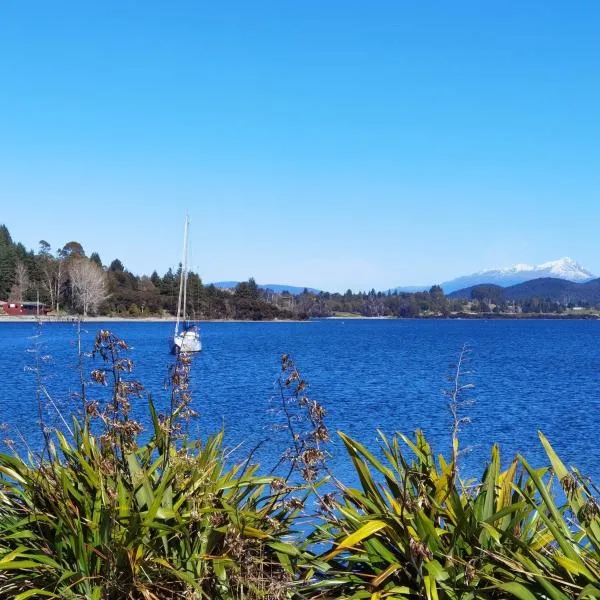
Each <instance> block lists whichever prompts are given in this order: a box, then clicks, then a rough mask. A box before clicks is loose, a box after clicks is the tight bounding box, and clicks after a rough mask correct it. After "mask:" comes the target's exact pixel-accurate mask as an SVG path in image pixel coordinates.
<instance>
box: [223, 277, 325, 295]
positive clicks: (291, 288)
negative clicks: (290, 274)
mask: <svg viewBox="0 0 600 600" xmlns="http://www.w3.org/2000/svg"><path fill="white" fill-rule="evenodd" d="M238 283H240V282H239V281H215V282H214V283H213V284H212V285H214V286H215V287H218V288H221V289H223V290H231V289H233V288H234V287H235V286H236V285H237V284H238ZM257 285H258V287H259V288H260V289H261V290H272V291H274V292H277V293H278V294H281V292H288V293H290V294H292V295H294V296H297V295H298V294H301V293H302V292H303V291H304V290H305V289H307V290H308V291H309V292H312V293H313V294H318V293H319V292H320V291H321V290H317V289H316V288H310V287H309V288H304V287H300V286H297V285H283V284H281V283H257Z"/></svg>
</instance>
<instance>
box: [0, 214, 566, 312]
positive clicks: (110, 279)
mask: <svg viewBox="0 0 600 600" xmlns="http://www.w3.org/2000/svg"><path fill="white" fill-rule="evenodd" d="M180 275H181V265H179V267H178V268H177V269H176V270H173V269H172V268H169V269H168V270H167V272H166V273H164V274H163V275H159V274H158V272H157V271H154V272H153V273H152V274H151V275H149V276H148V275H142V276H139V275H135V274H133V273H131V272H130V271H128V270H127V269H126V267H125V265H124V264H123V262H122V261H121V260H120V259H118V258H116V259H114V260H113V261H112V262H110V263H109V264H108V265H105V264H103V262H102V260H101V258H100V256H99V254H98V253H97V252H92V253H91V254H90V255H89V256H87V255H86V252H85V250H84V248H83V246H82V245H81V244H80V243H79V242H76V241H70V242H67V243H66V244H65V245H64V246H63V247H61V248H58V249H55V250H53V249H52V248H51V246H50V244H49V243H48V242H46V241H45V240H41V241H40V242H39V247H38V249H37V251H34V250H27V248H25V246H24V245H23V244H21V243H15V242H13V240H12V238H11V236H10V233H9V231H8V229H7V227H6V226H5V225H0V300H9V301H14V302H22V301H25V300H29V301H35V300H37V299H39V301H40V302H43V303H44V304H46V305H47V306H49V307H51V308H52V311H53V312H54V313H55V314H60V313H61V312H67V313H78V314H82V315H91V314H99V315H112V316H131V317H154V316H157V317H158V316H168V315H173V314H175V313H176V310H177V297H178V293H179V280H180ZM187 290H188V297H187V305H186V313H187V315H188V316H189V317H190V318H192V319H244V320H263V319H292V318H293V319H307V318H318V317H331V316H335V315H345V314H353V315H360V316H364V317H400V318H415V317H452V316H461V315H463V314H465V315H466V314H470V315H473V314H480V315H485V314H494V313H495V314H510V313H522V314H524V315H527V314H529V313H533V314H547V313H548V314H552V313H554V314H562V313H564V312H565V311H566V310H567V309H568V308H569V307H570V306H569V305H568V304H565V303H563V302H559V301H557V300H556V299H554V298H545V297H538V296H532V297H530V298H525V299H520V300H508V299H506V298H505V297H504V293H503V290H502V288H500V287H498V286H494V285H480V286H476V287H474V288H473V289H472V290H471V293H470V298H469V299H464V298H462V299H461V298H452V297H448V296H447V295H446V294H444V291H443V290H442V288H441V287H440V286H438V285H434V286H432V287H431V288H430V289H429V290H427V291H422V292H411V293H409V292H397V291H393V292H392V291H390V292H376V291H375V290H374V289H372V290H371V291H369V292H353V291H352V290H347V291H346V292H345V293H343V294H340V293H330V292H312V291H309V290H308V289H305V290H304V291H303V292H302V293H301V294H298V295H296V296H292V295H291V294H289V293H287V292H283V293H276V292H274V291H272V290H268V289H266V290H265V289H261V288H259V287H258V286H257V284H256V282H255V281H254V279H249V280H248V281H245V282H241V283H238V284H237V286H236V287H235V288H234V289H232V290H225V289H220V288H217V287H215V286H214V285H204V283H203V282H202V279H201V277H200V275H199V274H198V273H195V272H190V273H189V274H188V286H187Z"/></svg>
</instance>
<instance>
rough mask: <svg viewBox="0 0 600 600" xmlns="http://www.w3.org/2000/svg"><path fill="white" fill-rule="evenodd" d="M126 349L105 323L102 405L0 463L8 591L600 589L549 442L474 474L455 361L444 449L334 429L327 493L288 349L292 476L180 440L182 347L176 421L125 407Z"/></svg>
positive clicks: (579, 500)
mask: <svg viewBox="0 0 600 600" xmlns="http://www.w3.org/2000/svg"><path fill="white" fill-rule="evenodd" d="M127 352H128V347H127V344H126V343H125V342H124V341H123V340H119V339H118V338H116V337H115V336H113V335H112V334H111V333H109V332H107V331H101V332H100V333H99V334H98V336H97V338H96V342H95V346H94V349H93V354H94V355H95V356H96V358H97V360H99V364H98V366H97V368H96V369H95V370H94V371H93V373H92V380H93V381H94V382H95V384H96V385H98V386H106V389H107V391H108V394H107V397H106V399H105V400H103V401H94V400H91V399H88V398H85V386H83V385H82V390H83V392H82V393H83V395H84V398H83V399H82V407H83V415H82V416H80V417H79V418H74V419H73V421H72V424H71V425H70V426H69V429H70V433H65V432H60V431H53V432H52V433H51V434H49V435H48V436H47V438H46V439H47V440H48V445H47V448H46V450H45V452H44V454H43V456H41V457H40V456H37V457H36V456H34V455H27V456H23V455H19V454H17V453H16V452H13V453H8V454H2V455H0V598H2V599H9V598H10V599H16V600H25V599H26V598H44V597H46V598H67V599H83V598H85V599H88V598H89V599H92V600H105V599H107V600H108V599H110V600H112V599H115V600H116V599H122V598H123V599H125V598H129V599H138V598H140V599H145V600H158V599H171V598H189V599H192V598H195V599H209V598H210V599H222V600H237V599H240V600H241V599H247V600H251V599H258V598H261V599H272V600H279V599H284V598H286V599H293V598H297V599H301V598H306V599H308V598H315V599H316V598H321V599H324V600H325V599H334V598H355V599H360V598H369V599H371V600H383V599H390V600H391V599H410V600H417V599H427V600H483V599H489V600H495V599H498V600H500V599H508V598H517V599H519V600H532V599H551V600H575V599H582V600H583V599H590V598H599V597H600V584H599V583H598V582H599V578H600V504H599V502H598V499H597V490H596V488H595V487H594V486H593V485H592V484H591V482H589V480H587V479H585V478H584V477H582V476H581V474H580V473H579V472H578V471H577V470H576V469H567V468H566V467H565V465H564V464H563V463H562V462H561V460H560V459H559V457H558V456H557V455H556V453H555V452H554V450H553V448H552V446H551V445H550V443H549V442H548V440H547V439H546V438H545V437H544V436H543V435H541V434H540V439H541V443H542V444H543V447H544V448H545V451H546V454H547V456H548V465H547V466H546V467H543V468H534V467H533V466H531V465H530V464H529V462H528V461H527V460H526V459H525V458H524V457H522V456H518V457H515V459H514V460H513V461H512V462H511V463H510V464H509V466H508V468H506V469H504V470H503V469H502V467H501V464H502V462H501V459H500V451H499V449H498V448H497V447H495V446H494V447H493V448H492V450H491V454H490V459H489V462H488V464H487V465H486V466H485V468H484V469H483V472H482V476H481V478H480V479H479V480H478V481H473V482H470V483H464V482H463V481H462V479H461V477H460V470H459V464H458V461H459V458H460V455H461V453H460V451H459V447H458V441H459V439H458V433H459V429H460V425H461V424H463V423H464V422H465V420H464V416H463V415H462V414H461V411H462V409H463V408H464V406H465V405H466V403H465V402H464V400H463V399H462V398H461V394H462V393H463V392H464V391H465V390H467V389H468V385H467V386H464V385H462V383H461V381H460V371H457V376H456V377H455V378H454V380H453V381H454V385H453V388H452V390H451V393H450V404H449V407H450V411H451V414H452V418H453V428H452V431H451V438H452V450H451V453H450V455H449V456H448V457H446V458H444V457H443V456H438V455H436V454H435V453H434V451H433V449H432V448H431V447H430V445H429V444H428V442H427V440H426V439H425V437H424V435H423V434H422V433H421V432H416V434H415V436H414V437H413V438H409V437H407V436H404V435H401V434H397V435H394V436H392V437H391V438H388V437H386V436H385V435H383V434H382V433H380V447H379V448H378V449H377V450H376V451H372V450H370V449H368V448H367V447H365V446H364V445H362V444H361V443H359V442H358V441H357V440H354V439H352V438H350V437H348V436H347V435H345V434H344V433H342V432H340V433H339V436H340V438H341V441H342V443H343V446H344V448H345V451H346V454H347V457H348V460H349V461H350V464H351V465H352V468H353V472H354V481H355V482H356V483H354V484H348V483H344V482H341V481H338V479H337V478H336V477H335V473H333V474H330V477H331V478H330V480H329V482H328V483H326V484H325V487H322V484H323V476H324V474H326V471H327V469H326V460H327V452H326V444H327V441H328V438H329V432H328V431H327V428H326V426H325V423H324V409H323V408H322V407H321V406H320V405H319V404H318V403H316V402H314V401H313V400H311V399H310V398H309V397H308V395H307V384H306V382H305V380H304V379H303V378H302V376H301V375H300V373H299V372H298V370H297V369H296V367H295V365H294V363H293V362H292V361H291V359H290V358H289V357H288V356H284V357H283V359H282V370H281V376H280V378H279V392H280V394H279V396H280V397H279V407H280V414H281V416H282V418H283V423H284V425H285V427H286V428H287V429H288V431H289V432H290V436H291V441H292V443H291V447H290V450H289V452H288V453H287V454H286V456H285V457H284V458H285V460H286V463H285V465H287V468H286V469H285V470H284V474H283V477H282V476H281V471H282V468H281V465H280V466H279V469H278V472H279V475H278V476H275V475H273V474H261V472H260V471H259V469H258V467H257V466H256V465H253V464H251V460H250V459H249V460H246V461H244V462H242V463H241V464H230V461H229V460H228V459H227V457H226V456H225V452H224V446H223V432H217V433H216V434H215V435H213V436H210V437H208V438H207V439H205V440H193V439H190V438H189V436H188V435H187V434H186V433H185V432H186V430H187V427H186V423H187V420H188V419H189V418H191V417H193V409H192V405H191V396H190V391H189V374H190V366H191V363H190V360H189V358H188V357H186V356H185V355H180V356H179V357H177V359H176V361H175V363H174V364H173V366H172V368H171V371H170V393H171V396H170V399H171V402H170V409H169V412H168V414H166V415H160V414H158V413H157V411H156V409H155V406H154V404H153V402H152V399H151V398H147V402H148V416H149V419H148V421H149V422H150V423H151V424H152V426H151V431H150V432H147V433H146V434H145V435H142V432H141V426H140V424H139V423H137V422H136V421H135V420H134V419H133V418H132V411H131V406H132V403H133V402H134V401H136V402H139V401H141V398H144V397H145V395H144V390H143V387H142V386H141V384H139V383H138V382H136V381H135V380H134V379H133V375H132V370H133V363H132V362H131V360H130V359H129V358H128V353H127ZM462 356H463V355H462V354H461V360H460V361H459V364H461V363H462ZM327 486H328V487H327ZM317 505H318V506H320V509H321V510H320V511H315V510H313V508H311V507H315V506H317ZM307 515H310V521H309V522H308V524H307V521H306V519H307ZM307 531H308V534H307Z"/></svg>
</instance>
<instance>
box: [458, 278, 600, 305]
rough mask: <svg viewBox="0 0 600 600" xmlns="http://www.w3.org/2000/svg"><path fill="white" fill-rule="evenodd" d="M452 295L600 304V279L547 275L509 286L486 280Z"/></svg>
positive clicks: (467, 297) (463, 297)
mask: <svg viewBox="0 0 600 600" xmlns="http://www.w3.org/2000/svg"><path fill="white" fill-rule="evenodd" d="M448 297H449V298H453V299H457V300H459V299H464V300H471V299H473V298H475V299H477V298H486V299H489V300H491V301H497V300H509V301H514V300H529V299H532V298H539V299H543V300H546V301H551V302H557V303H560V304H563V305H565V306H568V305H569V304H585V305H589V306H596V305H598V304H600V279H592V280H591V281H586V282H584V283H575V282H573V281H566V280H565V279H557V278H554V277H543V278H540V279H532V280H530V281H526V282H524V283H518V284H517V285H511V286H509V287H501V286H498V285H494V284H483V285H476V286H471V287H468V288H463V289H462V290H457V291H455V292H452V293H451V294H449V295H448Z"/></svg>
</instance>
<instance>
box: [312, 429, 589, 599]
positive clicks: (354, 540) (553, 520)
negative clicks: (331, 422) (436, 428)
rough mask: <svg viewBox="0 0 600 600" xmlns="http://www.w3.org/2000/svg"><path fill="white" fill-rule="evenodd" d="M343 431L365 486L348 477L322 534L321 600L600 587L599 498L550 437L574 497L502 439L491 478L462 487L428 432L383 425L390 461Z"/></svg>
mask: <svg viewBox="0 0 600 600" xmlns="http://www.w3.org/2000/svg"><path fill="white" fill-rule="evenodd" d="M340 435H341V437H342V440H343V442H344V445H345V447H346V450H347V452H348V456H349V457H350V459H351V461H352V464H353V466H354V469H355V472H356V476H357V478H358V480H359V481H360V486H361V487H360V489H355V488H351V487H345V486H341V492H342V498H341V500H340V501H339V502H337V504H336V508H335V513H336V515H337V516H336V517H335V518H331V519H328V520H327V522H326V523H325V524H324V525H322V526H321V527H319V528H318V529H317V530H316V532H315V534H314V541H315V542H317V541H318V542H319V543H320V544H323V543H325V544H327V545H328V546H329V547H328V549H327V550H326V551H325V552H324V553H323V554H322V555H321V556H320V557H319V558H320V560H321V561H323V562H324V563H326V564H327V568H326V569H323V570H322V573H321V577H320V578H319V579H318V580H317V581H315V582H314V583H313V584H312V586H309V591H310V592H311V593H312V594H313V595H314V597H315V598H316V597H318V598H372V599H379V598H390V599H391V598H394V599H396V598H397V599H400V598H411V599H412V598H426V599H427V600H437V599H439V600H457V599H459V598H460V599H472V600H475V599H477V600H479V599H480V600H484V599H486V600H487V599H494V598H498V599H504V598H509V597H510V598H519V599H522V600H524V599H527V600H531V599H537V598H548V599H552V600H567V599H575V598H578V599H579V598H597V597H599V595H600V583H599V581H600V563H599V558H600V554H599V549H600V546H599V544H598V543H599V542H600V538H599V537H598V534H600V519H599V514H600V510H599V509H598V503H597V500H596V499H595V497H594V494H593V493H592V490H590V486H589V484H588V483H586V482H585V480H583V479H582V478H581V477H580V476H579V475H578V474H577V472H576V471H575V472H574V473H569V472H568V471H567V469H566V468H565V467H564V466H563V465H562V463H561V462H560V460H559V459H558V457H557V456H556V454H555V453H554V451H553V449H552V447H551V446H550V444H549V443H548V441H547V440H546V439H545V438H544V437H543V436H540V437H541V439H542V442H543V444H544V447H545V449H546V452H547V453H548V456H549V458H550V462H551V465H552V472H553V473H554V474H555V476H556V477H557V478H558V480H559V481H560V483H561V484H562V486H563V487H564V488H565V490H566V494H567V504H566V505H564V506H559V505H558V502H557V494H556V485H555V484H556V478H553V476H552V475H551V474H550V473H551V471H550V470H549V469H547V468H546V469H534V468H532V467H531V466H530V465H529V464H528V463H527V461H526V460H525V459H524V458H522V457H519V458H518V460H515V461H513V462H512V463H511V465H510V466H509V468H508V469H507V470H505V471H502V470H501V468H500V464H501V463H500V453H499V450H498V448H497V447H495V446H494V448H493V449H492V454H491V459H490V462H489V465H488V466H487V468H486V470H485V472H484V474H483V476H482V478H481V481H480V482H479V483H477V484H474V483H471V484H469V485H468V486H463V485H462V484H460V483H458V484H456V485H455V483H454V482H455V469H456V465H455V464H453V463H452V462H449V463H447V462H445V461H444V459H443V458H442V457H439V458H438V459H437V460H436V458H435V455H434V453H433V451H432V449H431V448H430V446H429V444H428V443H427V441H426V440H425V438H424V437H423V434H422V433H420V432H417V434H416V438H415V439H414V440H410V439H409V438H406V437H405V436H402V435H398V436H395V437H394V438H392V439H391V440H388V439H387V438H386V437H385V436H384V435H383V434H380V435H381V453H382V454H383V457H384V459H383V460H380V459H379V458H378V457H376V456H375V455H374V454H372V453H371V452H370V451H369V450H368V449H367V448H365V447H364V446H363V445H361V444H360V443H358V442H357V441H356V440H353V439H351V438H349V437H347V436H346V435H344V434H340ZM403 446H405V447H407V448H408V452H407V451H406V450H403V448H402V447H403Z"/></svg>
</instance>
